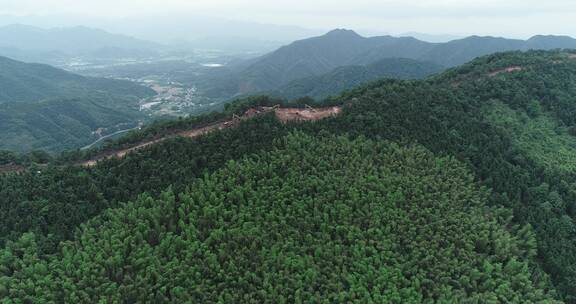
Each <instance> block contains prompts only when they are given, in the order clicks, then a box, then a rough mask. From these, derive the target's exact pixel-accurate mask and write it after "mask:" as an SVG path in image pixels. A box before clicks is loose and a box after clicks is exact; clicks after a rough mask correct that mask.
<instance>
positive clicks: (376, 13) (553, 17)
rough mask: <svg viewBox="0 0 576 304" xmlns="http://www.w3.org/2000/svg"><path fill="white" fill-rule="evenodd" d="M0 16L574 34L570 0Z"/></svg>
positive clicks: (135, 3)
mask: <svg viewBox="0 0 576 304" xmlns="http://www.w3.org/2000/svg"><path fill="white" fill-rule="evenodd" d="M0 14H17V15H82V16H91V17H115V18H116V17H122V18H131V17H143V16H153V15H170V14H179V15H183V14H190V15H191V16H193V15H208V16H218V17H225V18H229V19H238V20H248V21H256V22H261V23H273V24H282V25H298V26H302V27H308V28H315V29H331V28H337V27H346V28H352V29H372V30H378V31H382V32H389V33H402V32H410V31H418V32H425V33H443V34H482V35H499V36H508V37H527V36H530V35H533V34H567V35H572V36H576V22H574V20H575V19H576V1H574V0H546V1H542V0H0Z"/></svg>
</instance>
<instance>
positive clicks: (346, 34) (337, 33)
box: [324, 29, 362, 38]
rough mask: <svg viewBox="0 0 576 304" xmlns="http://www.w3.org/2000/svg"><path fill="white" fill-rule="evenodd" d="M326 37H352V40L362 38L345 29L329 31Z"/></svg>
mask: <svg viewBox="0 0 576 304" xmlns="http://www.w3.org/2000/svg"><path fill="white" fill-rule="evenodd" d="M324 36H327V37H345V38H348V37H352V38H360V37H362V36H360V35H358V34H357V33H356V32H355V31H353V30H347V29H335V30H331V31H330V32H328V33H326V35H324Z"/></svg>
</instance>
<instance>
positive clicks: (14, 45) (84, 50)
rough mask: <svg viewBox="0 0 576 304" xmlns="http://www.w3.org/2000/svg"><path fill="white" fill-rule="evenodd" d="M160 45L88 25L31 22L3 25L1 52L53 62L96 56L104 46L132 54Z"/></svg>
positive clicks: (32, 59)
mask: <svg viewBox="0 0 576 304" xmlns="http://www.w3.org/2000/svg"><path fill="white" fill-rule="evenodd" d="M160 48H161V45H159V44H157V43H153V42H149V41H145V40H139V39H136V38H132V37H129V36H125V35H119V34H111V33H108V32H106V31H103V30H99V29H92V28H88V27H81V26H78V27H67V28H53V29H43V28H38V27H33V26H28V25H8V26H4V27H0V55H4V56H10V57H14V56H19V57H17V58H16V57H14V58H16V59H20V60H25V61H34V62H51V61H52V59H55V58H59V57H61V56H67V57H69V56H73V55H85V56H91V55H94V56H97V55H99V54H101V53H102V52H103V51H105V50H114V51H115V52H116V53H130V54H132V55H142V54H144V53H147V54H148V55H150V54H153V53H154V52H155V51H157V50H158V49H160Z"/></svg>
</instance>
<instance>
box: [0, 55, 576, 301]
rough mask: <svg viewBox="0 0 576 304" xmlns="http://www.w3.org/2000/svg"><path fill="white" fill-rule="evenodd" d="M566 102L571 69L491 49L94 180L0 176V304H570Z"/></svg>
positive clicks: (89, 174)
mask: <svg viewBox="0 0 576 304" xmlns="http://www.w3.org/2000/svg"><path fill="white" fill-rule="evenodd" d="M574 96H576V54H572V53H566V52H561V51H552V52H544V51H531V52H526V53H522V52H509V53H503V54H496V55H492V56H487V57H482V58H480V59H478V60H475V61H474V62H472V63H470V64H466V65H464V66H462V67H459V68H456V69H452V70H449V71H447V72H445V73H443V74H441V75H439V76H436V77H433V78H431V79H427V80H418V81H416V80H412V81H400V80H385V81H379V82H376V83H372V84H369V85H366V86H364V87H361V88H357V89H354V90H352V91H349V92H347V93H344V94H342V95H341V96H338V97H333V98H330V99H327V100H325V101H323V102H322V104H324V105H332V104H339V105H342V106H343V113H342V114H341V115H340V116H338V117H336V118H331V119H326V120H321V121H317V122H309V123H288V124H282V123H280V122H278V121H277V120H276V119H275V117H274V116H273V115H265V116H261V117H257V118H254V119H251V120H247V121H244V122H242V123H241V124H239V126H238V127H236V128H229V129H226V130H223V131H220V132H215V133H212V134H210V135H206V136H202V137H199V138H196V139H185V138H174V139H170V140H166V141H163V142H162V143H159V144H156V145H152V146H150V147H149V148H148V149H144V150H141V151H139V152H137V153H133V154H129V155H128V156H126V157H124V158H122V159H110V160H105V161H102V162H101V163H99V164H98V165H97V166H95V167H93V168H81V167H77V166H69V167H68V166H66V165H63V164H64V163H65V162H66V161H71V162H73V161H77V160H78V159H80V158H82V155H80V154H73V153H66V154H65V155H63V156H62V158H61V159H60V162H61V163H60V165H58V163H54V164H53V165H51V166H48V167H33V170H30V171H28V172H24V173H21V174H18V175H17V174H8V175H3V176H2V177H0V206H1V208H0V223H2V225H1V226H0V246H2V247H3V248H4V250H3V251H2V252H1V253H0V265H1V266H0V286H8V287H5V288H4V289H0V296H3V297H5V298H6V299H9V298H15V299H22V300H26V299H29V300H30V301H34V300H36V301H37V302H46V301H48V300H50V299H53V300H54V301H56V302H58V301H70V302H94V301H97V300H103V301H110V302H112V301H114V300H117V301H126V302H137V301H151V302H169V301H172V302H182V301H184V300H191V301H193V302H218V301H221V302H250V301H253V302H265V301H266V300H269V301H271V302H282V300H284V301H285V302H297V301H298V300H297V299H299V300H301V301H302V302H311V301H313V299H316V298H317V299H322V300H326V301H328V302H337V301H339V300H341V301H342V302H354V301H357V302H368V299H369V298H370V299H371V300H373V301H374V302H386V301H388V302H392V303H394V302H398V303H405V302H415V303H419V302H424V303H433V302H440V303H462V302H471V303H485V302H492V303H531V302H539V303H554V302H555V301H556V300H559V301H563V302H567V303H576V283H575V282H576V268H575V267H573V266H572V265H576V254H575V253H576V235H575V234H574V231H576V224H575V223H574V217H575V216H576V204H575V202H576V175H575V174H574V170H573V165H572V164H570V161H571V159H573V155H572V154H573V147H576V138H575V137H574V134H575V132H574V130H575V129H576V115H574V114H575V113H576V100H575V99H574ZM277 102H278V101H276V100H274V99H270V98H266V97H259V98H250V99H247V100H243V101H240V102H237V103H235V104H232V105H229V106H228V107H227V109H226V112H224V113H222V114H214V115H212V116H205V117H204V118H194V119H190V120H179V121H175V122H169V123H165V124H156V125H155V126H153V127H152V128H150V129H148V130H143V131H139V132H137V133H132V134H130V135H129V137H128V138H126V139H124V140H123V142H122V144H123V145H128V144H129V143H130V142H137V139H139V138H145V137H147V136H152V137H158V136H161V134H163V133H164V134H170V132H173V130H174V129H175V128H184V127H188V128H189V127H191V126H192V125H194V124H205V123H206V122H207V121H209V120H210V119H212V120H214V119H221V118H223V117H229V116H232V113H237V114H238V113H242V112H243V110H245V109H247V108H249V107H252V106H254V105H259V104H260V105H271V104H275V103H277ZM91 153H98V152H88V153H87V154H86V155H87V156H89V155H92V154H91ZM38 171H41V174H38ZM144 193H146V194H144ZM162 193H164V194H162ZM62 241H64V243H62ZM335 265H338V267H340V268H338V267H337V266H335ZM368 278H369V279H370V280H368ZM216 295H218V296H216ZM219 296H222V298H219ZM27 297H28V298H27ZM340 297H341V298H340ZM8 303H10V302H8Z"/></svg>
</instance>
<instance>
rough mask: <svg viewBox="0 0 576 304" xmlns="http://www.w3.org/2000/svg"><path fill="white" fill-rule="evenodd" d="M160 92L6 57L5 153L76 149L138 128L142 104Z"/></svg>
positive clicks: (1, 111)
mask: <svg viewBox="0 0 576 304" xmlns="http://www.w3.org/2000/svg"><path fill="white" fill-rule="evenodd" d="M153 94H154V92H153V91H152V90H150V89H148V88H146V87H143V86H140V85H137V84H134V83H132V82H128V81H120V80H111V79H102V78H88V77H82V76H79V75H75V74H72V73H69V72H66V71H63V70H60V69H56V68H53V67H51V66H48V65H41V64H27V63H23V62H18V61H14V60H11V59H8V58H4V57H0V149H6V150H12V151H18V152H28V151H31V150H35V149H44V150H48V151H62V150H66V149H75V148H79V147H81V146H83V145H86V144H89V143H91V142H93V141H94V140H96V139H97V136H96V135H95V134H93V132H94V131H96V130H97V129H99V128H102V129H103V130H106V132H108V133H111V132H113V131H116V130H118V129H122V128H124V129H126V128H129V127H134V126H136V125H137V124H138V121H139V120H142V119H144V118H145V117H144V116H143V115H142V114H141V113H139V110H138V101H139V100H140V99H141V98H144V97H147V96H151V95H153Z"/></svg>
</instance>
